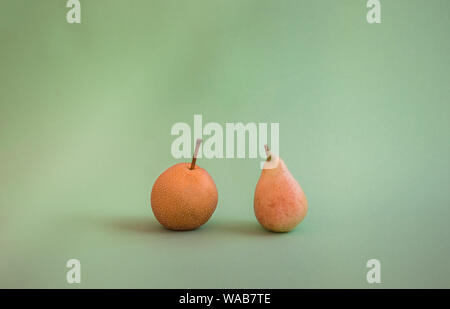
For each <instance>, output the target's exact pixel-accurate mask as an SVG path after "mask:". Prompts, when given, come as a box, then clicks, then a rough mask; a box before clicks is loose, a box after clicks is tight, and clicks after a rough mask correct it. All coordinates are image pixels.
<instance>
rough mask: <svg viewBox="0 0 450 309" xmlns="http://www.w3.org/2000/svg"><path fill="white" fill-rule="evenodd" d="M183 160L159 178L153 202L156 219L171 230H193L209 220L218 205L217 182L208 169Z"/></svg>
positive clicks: (153, 190) (154, 189)
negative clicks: (191, 166) (193, 165)
mask: <svg viewBox="0 0 450 309" xmlns="http://www.w3.org/2000/svg"><path fill="white" fill-rule="evenodd" d="M189 167H190V163H179V164H175V165H174V166H171V167H169V168H168V169H167V170H165V171H164V172H163V173H162V174H161V175H160V176H159V177H158V178H157V179H156V181H155V183H154V185H153V188H152V192H151V197H150V200H151V206H152V211H153V214H154V215H155V217H156V219H157V220H158V221H159V223H161V224H162V225H163V226H164V227H166V228H167V229H170V230H181V231H182V230H193V229H196V228H198V227H199V226H201V225H203V224H204V223H206V222H207V221H208V220H209V218H210V217H211V216H212V214H213V212H214V210H215V209H216V206H217V201H218V194H217V188H216V185H215V183H214V181H213V179H212V178H211V176H210V175H209V174H208V172H207V171H206V170H204V169H203V168H201V167H199V166H198V165H196V166H195V168H194V169H193V170H191V169H189Z"/></svg>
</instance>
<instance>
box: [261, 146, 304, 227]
mask: <svg viewBox="0 0 450 309" xmlns="http://www.w3.org/2000/svg"><path fill="white" fill-rule="evenodd" d="M266 151H267V154H268V159H267V161H266V162H265V163H264V167H263V171H262V172H261V176H260V177H259V180H258V184H257V185H256V190H255V197H254V210H255V215H256V218H257V219H258V222H259V223H260V224H261V225H262V226H263V227H264V228H265V229H267V230H269V231H272V232H289V231H291V230H292V229H294V228H295V227H296V226H297V225H298V224H299V223H300V222H302V220H303V219H304V218H305V216H306V212H307V211H308V201H307V200H306V196H305V193H304V192H303V190H302V188H301V187H300V185H299V184H298V182H297V181H296V180H295V178H294V177H293V176H292V174H291V173H290V172H289V170H288V169H287V167H286V164H284V162H283V160H282V159H281V158H279V157H277V156H274V155H272V154H271V153H270V151H269V149H268V147H267V146H266Z"/></svg>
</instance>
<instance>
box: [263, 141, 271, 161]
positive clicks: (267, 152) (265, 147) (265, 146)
mask: <svg viewBox="0 0 450 309" xmlns="http://www.w3.org/2000/svg"><path fill="white" fill-rule="evenodd" d="M264 149H266V155H267V161H270V160H271V159H272V153H271V152H270V149H269V146H267V144H266V145H264Z"/></svg>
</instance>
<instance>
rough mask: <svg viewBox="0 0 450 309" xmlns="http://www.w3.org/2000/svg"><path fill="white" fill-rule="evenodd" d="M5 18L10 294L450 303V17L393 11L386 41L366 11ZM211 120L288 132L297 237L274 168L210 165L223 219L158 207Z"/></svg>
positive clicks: (0, 181)
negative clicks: (268, 187) (172, 222)
mask: <svg viewBox="0 0 450 309" xmlns="http://www.w3.org/2000/svg"><path fill="white" fill-rule="evenodd" d="M0 3H1V7H0V85H1V86H0V87H1V91H0V147H1V148H0V149H1V151H0V287H2V288H13V287H20V288H77V287H84V288H92V287H99V288H100V287H101V288H109V287H112V288H116V287H129V288H347V287H352V288H374V287H385V288H400V287H402V288H421V287H441V288H450V241H449V238H450V227H449V218H450V208H449V207H450V196H449V194H450V193H449V188H450V186H449V184H450V181H449V175H450V168H449V167H450V164H449V158H450V151H449V150H450V149H449V140H450V139H449V137H450V136H449V135H450V134H449V132H450V128H449V115H450V113H449V112H450V107H449V99H450V56H449V55H450V1H448V0H442V1H438V0H433V1H417V0H414V1H412V0H408V1H406V0H402V1H401V0H397V1H382V4H383V6H382V21H383V23H382V24H379V25H369V24H367V22H366V19H365V15H366V12H367V8H366V6H365V4H366V1H350V0H347V1H332V0H329V1H313V0H310V1H300V0H296V1H291V0H282V1H276V0H271V1H267V0H266V1H265V0H254V1H250V0H240V1H237V0H227V1H222V0H220V1H219V0H204V1H199V0H184V1H182V0H176V1H175V0H160V1H144V0H139V1H138V0H133V1H125V0H122V1H106V0H95V1H87V0H81V3H82V24H80V25H76V24H72V25H71V24H68V23H66V20H65V14H66V12H67V11H68V9H67V8H66V7H65V3H66V1H64V0H60V1H56V0H54V1H44V0H40V1H31V0H29V1H23V0H1V2H0ZM194 113H199V114H202V115H203V119H204V123H206V122H210V121H213V122H218V123H221V124H224V123H225V122H239V121H241V122H250V121H251V122H279V123H280V152H281V155H282V157H283V158H284V160H285V162H286V164H287V165H288V167H289V168H290V170H291V172H292V174H293V175H294V176H295V177H296V178H297V179H298V180H299V182H300V184H301V185H302V187H303V189H304V190H305V192H306V194H307V196H308V199H309V203H310V211H309V214H308V217H307V219H306V220H305V221H304V222H303V223H302V224H301V225H300V226H299V227H298V228H297V229H296V230H295V231H293V232H292V233H289V234H283V235H279V234H271V233H267V232H265V231H264V230H262V229H261V228H260V226H259V225H258V223H257V222H256V219H255V218H254V215H253V203H252V202H253V190H254V187H255V184H256V182H257V179H258V177H259V173H260V170H259V161H260V160H256V159H235V160H218V159H214V160H206V159H202V160H199V164H200V165H201V166H202V167H204V168H206V169H207V170H208V171H209V172H210V174H211V175H212V177H213V178H214V180H215V181H216V185H217V187H218V190H219V204H218V208H217V210H216V212H215V213H214V215H213V217H212V219H211V220H210V221H209V222H208V223H207V224H206V225H205V226H204V227H203V228H201V229H199V230H196V231H193V232H170V231H166V230H164V229H162V228H160V226H159V225H158V223H157V222H156V220H155V219H154V217H153V215H152V213H151V210H150V205H149V191H150V188H151V186H152V184H153V182H154V180H155V179H156V177H157V176H158V175H159V174H160V173H161V172H162V171H163V170H164V169H166V168H167V167H169V166H170V165H172V164H174V163H177V162H179V160H178V161H177V160H175V159H173V158H172V157H171V154H170V145H171V143H172V141H173V139H174V137H172V136H171V135H170V128H171V127H172V125H173V124H174V123H175V122H180V121H182V122H187V123H189V124H191V125H192V123H193V115H194ZM69 258H78V259H80V261H81V264H82V283H81V284H80V285H78V286H77V285H69V284H67V283H66V281H65V274H66V271H67V269H66V267H65V263H66V261H67V260H68V259H69ZM370 258H377V259H379V260H380V261H381V263H382V281H383V283H382V284H381V285H378V286H374V285H369V284H368V283H367V282H366V272H367V270H368V269H367V268H366V266H365V264H366V261H367V260H368V259H370Z"/></svg>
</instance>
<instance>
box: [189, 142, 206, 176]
mask: <svg viewBox="0 0 450 309" xmlns="http://www.w3.org/2000/svg"><path fill="white" fill-rule="evenodd" d="M202 141H203V140H202V139H201V138H198V139H197V143H196V144H195V151H194V155H193V156H192V163H191V167H190V168H189V169H190V170H193V169H194V168H195V162H196V161H197V155H198V149H199V148H200V145H201V144H202Z"/></svg>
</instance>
